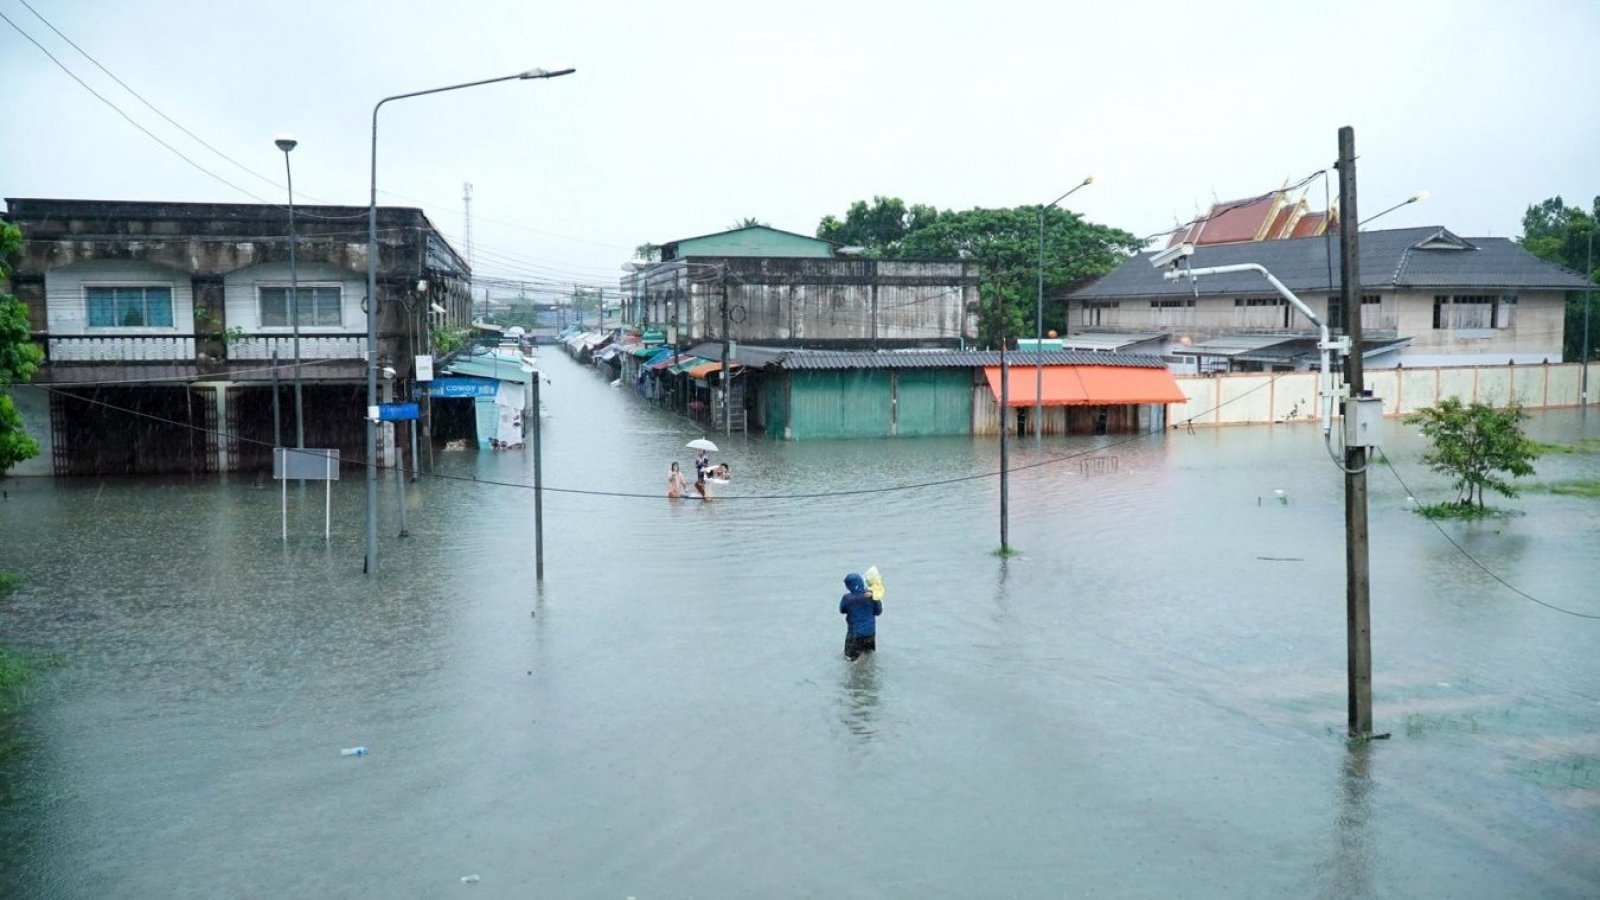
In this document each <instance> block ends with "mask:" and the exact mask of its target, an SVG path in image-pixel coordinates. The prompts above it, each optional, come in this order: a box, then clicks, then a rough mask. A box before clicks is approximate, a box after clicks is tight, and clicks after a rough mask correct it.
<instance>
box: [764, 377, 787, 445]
mask: <svg viewBox="0 0 1600 900" xmlns="http://www.w3.org/2000/svg"><path fill="white" fill-rule="evenodd" d="M761 391H762V405H761V413H762V422H761V427H762V428H765V429H766V431H767V436H768V437H775V438H780V439H787V438H788V437H790V435H789V434H788V431H787V429H788V428H789V379H788V378H787V377H785V376H782V375H768V376H766V377H764V378H762V379H761Z"/></svg>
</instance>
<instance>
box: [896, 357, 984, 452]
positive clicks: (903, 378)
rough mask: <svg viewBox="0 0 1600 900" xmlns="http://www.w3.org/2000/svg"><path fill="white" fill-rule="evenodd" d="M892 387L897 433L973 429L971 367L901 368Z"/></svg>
mask: <svg viewBox="0 0 1600 900" xmlns="http://www.w3.org/2000/svg"><path fill="white" fill-rule="evenodd" d="M894 387H895V392H894V397H895V407H894V412H895V434H896V435H897V436H899V437H926V436H931V435H948V434H971V433H972V370H971V369H902V370H898V371H897V372H896V373H895V385H894Z"/></svg>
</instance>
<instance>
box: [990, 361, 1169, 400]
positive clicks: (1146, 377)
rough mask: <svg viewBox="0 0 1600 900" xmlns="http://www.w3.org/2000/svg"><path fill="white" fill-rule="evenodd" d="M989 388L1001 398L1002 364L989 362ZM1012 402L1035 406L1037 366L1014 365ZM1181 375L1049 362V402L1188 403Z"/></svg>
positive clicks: (1159, 370)
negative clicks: (1178, 380)
mask: <svg viewBox="0 0 1600 900" xmlns="http://www.w3.org/2000/svg"><path fill="white" fill-rule="evenodd" d="M983 374H984V377H985V378H987V379H988V380H989V390H991V391H993V392H994V396H995V399H996V400H997V401H998V400H999V399H1000V367H999V366H985V367H984V369H983ZM1010 375H1011V379H1010V381H1011V383H1010V385H1009V387H1010V396H1009V397H1007V400H1009V401H1010V405H1011V406H1032V405H1033V401H1034V396H1035V385H1036V381H1035V379H1036V378H1037V375H1036V370H1035V368H1034V367H1033V366H1011V367H1010ZM1188 399H1189V398H1188V397H1186V396H1184V393H1183V391H1182V390H1180V389H1179V388H1178V382H1177V379H1175V378H1173V377H1172V373H1171V372H1169V371H1167V370H1166V368H1165V367H1162V368H1141V367H1134V366H1045V367H1044V398H1043V403H1044V405H1045V406H1124V405H1128V404H1140V403H1184V402H1187V401H1188Z"/></svg>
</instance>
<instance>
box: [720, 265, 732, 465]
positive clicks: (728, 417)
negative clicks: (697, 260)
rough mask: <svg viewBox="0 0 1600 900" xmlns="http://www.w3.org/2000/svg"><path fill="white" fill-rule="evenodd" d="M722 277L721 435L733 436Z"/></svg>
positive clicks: (725, 295)
mask: <svg viewBox="0 0 1600 900" xmlns="http://www.w3.org/2000/svg"><path fill="white" fill-rule="evenodd" d="M721 275H722V433H723V434H733V382H732V381H731V380H730V379H729V378H728V375H729V372H728V273H727V271H723V272H722V273H721Z"/></svg>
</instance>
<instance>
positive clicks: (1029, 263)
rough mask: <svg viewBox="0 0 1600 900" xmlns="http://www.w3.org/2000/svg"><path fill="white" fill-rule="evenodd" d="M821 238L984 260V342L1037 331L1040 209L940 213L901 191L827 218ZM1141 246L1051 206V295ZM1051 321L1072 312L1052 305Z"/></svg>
mask: <svg viewBox="0 0 1600 900" xmlns="http://www.w3.org/2000/svg"><path fill="white" fill-rule="evenodd" d="M817 236H818V237H821V238H826V239H828V240H833V241H839V242H841V243H844V244H848V245H852V246H859V247H863V248H864V249H865V250H866V253H867V255H868V256H871V257H875V258H879V259H973V260H977V262H978V278H979V283H978V294H979V297H980V298H981V306H980V309H979V315H978V335H979V341H980V342H981V343H983V344H986V345H992V344H995V343H997V342H998V340H999V337H1000V335H1001V334H1002V333H1003V334H1005V335H1007V336H1010V337H1014V336H1016V335H1019V334H1032V333H1033V328H1032V327H1030V326H1031V325H1032V323H1033V319H1034V307H1035V303H1036V301H1037V299H1038V277H1039V207H1037V206H1018V207H1012V208H998V209H986V208H982V207H978V208H974V209H969V210H962V211H960V212H954V211H942V212H941V211H939V210H937V209H935V208H934V207H932V206H922V205H916V206H909V207H908V206H907V205H906V204H905V202H904V201H902V200H901V199H900V198H898V197H873V198H872V203H871V204H868V203H866V202H865V201H860V200H858V201H856V202H855V203H853V204H851V205H850V210H849V211H848V212H847V213H845V217H844V220H843V221H841V220H839V219H838V218H836V217H834V216H825V217H823V219H822V222H821V223H820V224H819V225H818V226H817ZM1138 249H1139V243H1138V240H1137V239H1135V238H1134V236H1133V235H1131V234H1129V233H1128V232H1126V231H1123V230H1121V229H1118V228H1111V227H1108V226H1105V225H1096V224H1094V223H1092V222H1089V221H1087V220H1085V219H1084V218H1083V217H1081V216H1079V215H1077V214H1076V213H1073V212H1069V211H1067V210H1064V209H1061V208H1059V207H1048V208H1046V209H1045V246H1044V289H1045V297H1046V298H1050V297H1056V296H1059V295H1060V294H1063V293H1066V292H1067V291H1070V290H1072V289H1074V288H1076V287H1078V286H1080V285H1082V284H1085V283H1087V282H1089V281H1091V280H1093V279H1095V278H1098V277H1100V276H1101V275H1104V274H1106V273H1107V272H1109V271H1111V270H1112V269H1114V268H1116V267H1117V265H1118V264H1120V263H1121V262H1122V261H1123V260H1124V259H1126V258H1127V256H1128V254H1131V253H1133V252H1134V251H1136V250H1138ZM1045 312H1046V316H1045V319H1046V320H1045V327H1046V328H1055V329H1058V330H1062V329H1065V327H1066V324H1067V322H1066V312H1065V310H1063V309H1061V308H1060V307H1058V306H1052V305H1049V304H1047V309H1046V311H1045Z"/></svg>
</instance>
